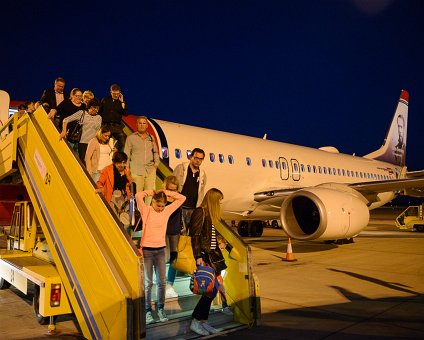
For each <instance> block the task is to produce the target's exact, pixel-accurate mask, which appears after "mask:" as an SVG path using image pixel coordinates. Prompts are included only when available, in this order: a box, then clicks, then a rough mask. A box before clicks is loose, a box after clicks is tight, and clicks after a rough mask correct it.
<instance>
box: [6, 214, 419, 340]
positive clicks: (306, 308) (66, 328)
mask: <svg viewBox="0 0 424 340" xmlns="http://www.w3.org/2000/svg"><path fill="white" fill-rule="evenodd" d="M393 220H394V218H393V214H392V213H391V212H390V210H386V211H385V210H383V211H382V213H377V214H374V216H373V217H372V220H371V222H370V224H369V226H368V227H367V228H366V229H365V231H363V232H362V233H361V234H360V235H359V236H358V237H356V238H355V242H354V243H352V244H344V245H334V244H323V243H322V242H316V241H314V242H299V241H293V240H292V249H293V255H294V257H295V259H296V260H297V261H294V262H286V261H283V259H285V256H286V250H287V237H286V236H285V234H284V233H283V231H282V230H279V229H269V228H266V229H265V231H264V235H263V236H262V237H260V238H246V239H245V240H246V242H247V243H248V244H249V245H250V247H251V251H252V257H253V267H254V273H255V274H256V275H257V277H258V278H259V284H260V288H259V290H260V297H261V320H260V321H259V324H260V325H258V326H255V327H251V328H249V329H245V330H241V331H238V332H233V333H226V334H222V335H218V337H231V339H245V340H246V339H258V338H262V339H297V340H299V339H344V340H348V339H359V338H361V339H364V338H366V339H424V298H423V292H424V233H416V232H410V231H398V230H397V229H396V227H395V226H394V223H393ZM0 325H1V326H0V339H44V338H49V339H82V337H81V336H80V335H79V334H78V330H77V328H76V326H75V322H74V320H72V319H69V320H66V319H65V320H58V322H57V331H58V333H57V335H55V336H50V335H46V333H47V326H41V325H39V324H38V323H37V321H36V319H35V317H34V313H33V310H32V306H31V301H29V300H28V298H26V297H23V296H22V295H21V294H20V293H19V292H17V291H16V290H10V289H7V290H1V291H0Z"/></svg>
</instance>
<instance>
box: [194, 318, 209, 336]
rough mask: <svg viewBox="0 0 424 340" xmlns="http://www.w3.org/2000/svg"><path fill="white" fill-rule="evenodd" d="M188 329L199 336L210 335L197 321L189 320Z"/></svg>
mask: <svg viewBox="0 0 424 340" xmlns="http://www.w3.org/2000/svg"><path fill="white" fill-rule="evenodd" d="M190 329H191V330H192V331H193V332H194V333H196V334H199V335H209V334H210V333H209V332H208V331H207V330H206V329H204V328H203V327H202V324H201V323H200V321H199V320H196V319H193V320H191V324H190Z"/></svg>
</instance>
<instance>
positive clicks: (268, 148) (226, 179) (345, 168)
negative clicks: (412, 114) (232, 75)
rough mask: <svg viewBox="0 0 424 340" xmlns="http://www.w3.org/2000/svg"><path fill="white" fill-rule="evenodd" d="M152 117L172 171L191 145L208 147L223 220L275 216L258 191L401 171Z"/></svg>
mask: <svg viewBox="0 0 424 340" xmlns="http://www.w3.org/2000/svg"><path fill="white" fill-rule="evenodd" d="M154 121H155V122H156V123H157V124H158V125H159V127H160V129H161V130H162V132H163V134H164V136H165V140H166V141H164V140H162V142H161V141H158V142H159V147H160V149H162V156H163V154H164V153H163V149H164V148H167V149H168V150H167V151H168V154H169V158H168V159H169V166H170V167H171V168H172V169H174V168H175V166H176V165H177V164H179V163H181V162H188V157H187V155H188V154H189V152H190V150H192V149H193V148H195V147H198V148H201V149H203V150H204V151H205V153H206V155H205V160H204V161H203V164H202V168H203V169H204V170H205V171H206V174H207V189H208V188H212V187H216V188H219V189H220V190H221V191H222V192H223V193H224V201H223V205H222V208H223V213H224V214H223V217H224V218H225V219H234V220H239V219H244V218H249V219H255V218H258V219H267V218H268V219H272V218H275V217H277V216H278V214H279V207H273V206H267V205H261V204H258V203H257V202H255V200H254V194H255V193H257V192H261V191H265V190H272V189H284V188H288V189H290V188H293V189H294V188H304V187H314V186H317V185H320V184H323V183H330V182H331V183H355V182H372V181H378V180H388V179H395V178H397V176H398V175H397V174H398V173H399V172H400V168H399V167H396V166H394V165H392V164H389V163H385V162H380V161H375V160H371V159H365V158H362V157H356V156H350V155H346V154H341V153H338V152H337V151H335V152H330V151H323V150H319V149H313V148H308V147H302V146H298V145H292V144H287V143H281V142H276V141H271V140H264V139H260V138H254V137H248V136H243V135H238V134H233V133H228V132H222V131H216V130H210V129H205V128H199V127H194V126H188V125H182V124H177V123H172V122H166V121H161V120H154ZM156 132H157V131H156ZM165 144H166V145H165ZM178 154H180V157H179V158H178V156H177V155H178ZM393 197H394V194H393V193H392V192H388V193H383V194H380V195H379V199H380V201H379V202H378V204H373V205H371V207H370V209H372V208H376V207H377V206H381V205H383V204H385V203H387V202H389V201H390V200H391V199H393ZM258 207H259V208H258ZM247 215H248V217H247Z"/></svg>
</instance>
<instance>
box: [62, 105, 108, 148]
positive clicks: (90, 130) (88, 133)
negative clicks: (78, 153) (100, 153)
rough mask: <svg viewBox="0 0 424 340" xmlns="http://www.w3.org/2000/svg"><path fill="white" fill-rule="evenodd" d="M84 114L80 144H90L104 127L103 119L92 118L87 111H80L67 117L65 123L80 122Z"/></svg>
mask: <svg viewBox="0 0 424 340" xmlns="http://www.w3.org/2000/svg"><path fill="white" fill-rule="evenodd" d="M82 114H84V120H83V122H82V135H81V140H80V143H84V144H88V143H89V142H90V140H92V139H93V138H94V137H95V136H96V132H97V130H99V129H100V126H101V125H102V117H101V116H99V115H94V116H92V115H91V114H89V113H88V112H87V111H85V110H79V111H77V112H75V113H74V114H72V115H70V116H69V117H66V118H65V119H64V120H63V121H64V122H67V123H68V124H69V122H72V121H74V120H77V121H78V120H80V118H81V115H82Z"/></svg>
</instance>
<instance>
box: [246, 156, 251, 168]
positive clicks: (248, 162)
mask: <svg viewBox="0 0 424 340" xmlns="http://www.w3.org/2000/svg"><path fill="white" fill-rule="evenodd" d="M246 164H247V166H251V165H252V160H251V159H250V157H246Z"/></svg>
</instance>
